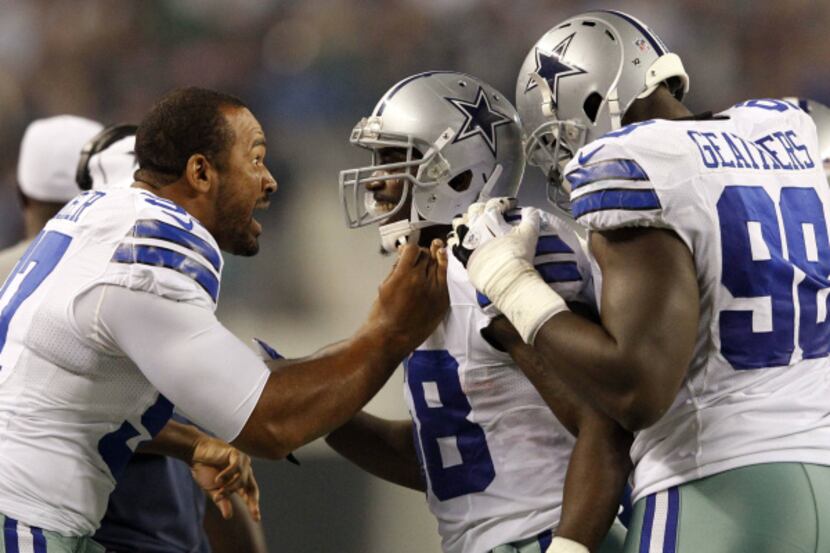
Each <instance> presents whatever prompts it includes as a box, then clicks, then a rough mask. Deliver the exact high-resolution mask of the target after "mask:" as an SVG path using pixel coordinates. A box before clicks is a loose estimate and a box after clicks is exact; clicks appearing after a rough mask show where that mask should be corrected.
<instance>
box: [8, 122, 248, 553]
mask: <svg viewBox="0 0 830 553" xmlns="http://www.w3.org/2000/svg"><path fill="white" fill-rule="evenodd" d="M134 133H135V126H130V125H117V126H113V127H107V128H103V129H102V128H101V125H100V124H99V123H97V122H95V121H91V120H89V119H85V118H83V117H77V116H74V115H58V116H55V117H49V118H45V119H38V120H35V121H33V122H32V123H31V124H30V125H29V126H28V127H27V128H26V131H25V132H24V134H23V140H22V141H21V146H20V156H19V159H18V164H17V175H18V186H19V191H20V198H21V206H22V214H23V219H24V222H25V231H26V234H25V238H24V240H23V241H22V242H20V243H19V244H17V245H15V246H12V247H10V248H7V249H6V250H3V251H2V252H0V275H2V276H3V277H5V275H7V274H8V273H10V272H11V270H12V269H13V268H14V266H15V265H16V263H17V261H18V259H19V258H20V256H21V254H22V253H23V252H24V251H25V250H26V248H28V246H29V245H30V243H31V241H32V239H34V237H35V236H36V235H37V234H38V233H39V232H40V230H41V229H42V228H43V227H44V225H46V223H47V222H48V221H49V219H51V218H52V216H54V215H55V214H57V213H58V212H59V211H60V209H61V208H62V207H63V206H64V205H65V204H66V202H67V201H68V200H70V199H72V198H73V197H74V196H76V195H77V194H78V192H79V189H78V186H81V187H82V188H89V187H90V186H92V181H93V175H94V180H95V184H96V187H100V188H106V187H107V186H113V185H115V183H116V182H117V181H124V180H125V178H126V177H127V176H129V177H130V178H129V182H128V183H127V184H126V186H129V184H131V183H132V178H131V176H132V172H133V170H134V169H135V167H134V162H135V156H134V155H133V154H131V153H130V154H129V155H128V154H127V151H126V150H124V151H123V152H122V153H120V154H117V155H109V154H111V152H109V151H107V152H106V155H102V154H95V155H94V156H92V157H93V158H94V159H90V156H91V155H92V154H94V153H95V152H97V151H98V150H99V149H103V148H106V147H107V144H108V143H109V142H112V141H114V140H117V139H119V138H120V137H123V136H125V135H129V137H125V138H124V139H123V140H124V141H128V142H129V143H130V144H129V150H130V151H131V150H132V149H133V142H134V141H133V139H132V135H133V134H134ZM120 144H121V141H119V145H120ZM82 147H83V148H82ZM118 149H119V148H118V147H117V146H116V147H114V148H113V152H112V154H115V151H116V150H118ZM79 158H80V159H79ZM90 163H91V165H92V171H90V167H89V165H90ZM76 166H78V171H77V174H75V175H73V170H74V169H75V167H76ZM73 176H74V177H75V178H73ZM179 422H183V421H181V420H180V421H179ZM179 430H180V431H185V430H188V431H187V432H180V434H179V436H180V437H189V438H197V437H199V435H200V433H197V432H193V431H192V430H189V429H184V428H180V427H179ZM208 443H210V444H211V447H212V448H214V449H215V450H216V451H217V452H221V453H223V454H226V455H228V456H229V455H230V454H231V452H232V453H233V456H234V457H235V458H237V459H238V462H239V466H240V469H244V470H245V471H249V470H250V460H249V458H248V456H247V455H245V454H244V453H242V452H240V451H238V450H235V449H234V448H233V447H232V446H229V445H227V444H223V443H221V442H219V441H218V440H214V439H211V440H210V441H209V442H208ZM156 446H157V444H153V443H152V442H147V443H144V444H141V445H140V446H139V449H140V450H144V451H150V450H151V449H152V448H154V447H156ZM162 451H163V450H162ZM185 461H188V463H187V464H186V463H182V462H178V461H177V460H174V459H172V458H170V457H168V456H162V455H148V454H145V455H138V454H137V455H135V456H134V457H133V458H131V460H130V463H129V464H128V466H127V468H126V470H125V472H124V475H122V478H121V479H119V485H118V486H117V487H116V492H115V493H114V494H113V495H112V496H111V497H110V504H109V506H108V509H107V515H106V516H105V518H104V521H103V523H102V527H101V528H100V529H99V532H98V534H97V535H96V541H98V542H99V543H101V544H102V545H104V546H105V547H107V548H108V549H112V550H116V549H117V550H119V551H122V552H127V551H136V550H141V551H146V552H148V553H177V552H180V551H193V552H196V551H204V550H209V549H210V546H209V545H208V541H207V536H206V535H205V533H204V531H203V530H202V515H203V514H204V511H205V493H204V492H203V490H202V489H201V488H200V486H199V483H200V482H202V483H204V482H203V481H204V478H200V479H199V481H196V480H194V478H193V477H192V476H191V470H192V465H193V463H192V462H190V461H191V459H185ZM198 470H204V469H198ZM249 480H250V486H249V488H243V489H242V490H243V491H244V492H247V491H251V493H253V490H255V489H256V480H255V479H254V478H253V475H252V474H251V477H250V478H249ZM210 484H211V485H210V486H209V488H210V489H211V492H210V493H211V496H212V497H213V498H214V499H215V500H216V501H217V502H218V503H219V505H220V506H221V509H222V511H223V512H224V513H225V515H230V513H233V514H234V522H232V523H227V522H224V523H222V524H234V525H236V524H239V526H240V527H243V523H246V522H249V521H248V518H249V517H250V514H249V510H248V509H247V507H246V505H245V503H244V500H242V498H241V497H240V496H239V495H237V494H231V495H230V496H229V497H228V496H223V495H220V494H219V493H218V491H219V489H218V488H216V487H215V486H213V485H212V483H210ZM214 488H216V489H214ZM160 498H163V499H160ZM148 502H151V503H149V504H148ZM216 518H217V519H220V520H221V518H222V517H221V516H220V517H216ZM250 526H251V527H253V528H257V526H255V523H253V521H250ZM245 527H248V526H245ZM24 540H25V537H24ZM215 550H216V549H215V548H214V551H215Z"/></svg>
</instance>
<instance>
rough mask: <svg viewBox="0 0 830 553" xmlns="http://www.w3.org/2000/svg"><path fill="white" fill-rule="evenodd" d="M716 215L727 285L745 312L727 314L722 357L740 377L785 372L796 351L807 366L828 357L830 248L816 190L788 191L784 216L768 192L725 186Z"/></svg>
mask: <svg viewBox="0 0 830 553" xmlns="http://www.w3.org/2000/svg"><path fill="white" fill-rule="evenodd" d="M717 208H718V218H719V219H720V231H721V247H722V275H723V276H722V282H723V285H724V286H725V287H726V289H727V290H729V292H730V293H731V294H732V296H733V297H734V298H735V303H736V304H738V305H739V306H741V307H744V306H745V307H746V308H745V309H733V310H724V311H721V313H720V322H719V324H720V338H721V353H722V354H723V355H724V357H726V359H727V360H728V361H729V362H730V363H731V364H732V366H733V367H734V368H735V369H739V370H741V369H759V368H765V367H776V366H782V365H787V364H789V363H790V360H791V357H792V355H793V352H794V351H795V345H796V344H798V347H799V348H800V349H801V351H802V357H803V358H804V359H814V358H818V357H824V356H826V355H827V354H828V352H829V351H830V324H828V320H827V299H828V298H827V296H828V291H830V283H828V280H827V279H828V276H829V275H830V241H828V232H827V223H826V221H825V217H824V211H823V207H822V203H821V200H820V199H819V197H818V194H817V193H816V191H815V190H814V189H812V188H795V187H787V188H782V189H781V199H780V201H779V204H778V208H779V209H780V216H779V215H778V210H776V205H775V202H774V201H773V199H772V198H771V197H770V196H769V194H768V193H767V191H766V190H764V189H763V188H762V187H760V186H727V187H726V188H725V189H724V191H723V194H722V195H721V197H720V199H719V200H718V204H717ZM782 231H783V232H782ZM741 303H743V304H744V305H740V304H741Z"/></svg>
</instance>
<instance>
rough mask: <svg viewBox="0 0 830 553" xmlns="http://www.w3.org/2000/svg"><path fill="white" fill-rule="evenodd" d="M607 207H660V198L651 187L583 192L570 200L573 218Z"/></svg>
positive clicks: (644, 208)
mask: <svg viewBox="0 0 830 553" xmlns="http://www.w3.org/2000/svg"><path fill="white" fill-rule="evenodd" d="M609 209H622V210H627V211H643V210H647V209H660V198H658V197H657V193H656V192H655V191H654V189H653V188H648V189H645V190H636V189H635V190H631V189H627V188H611V189H605V190H597V191H596V192H591V193H590V194H585V195H583V196H580V197H579V198H577V199H575V200H573V201H572V202H571V213H572V214H573V216H574V218H575V219H578V218H580V217H582V216H583V215H585V214H587V213H593V212H594V211H605V210H609Z"/></svg>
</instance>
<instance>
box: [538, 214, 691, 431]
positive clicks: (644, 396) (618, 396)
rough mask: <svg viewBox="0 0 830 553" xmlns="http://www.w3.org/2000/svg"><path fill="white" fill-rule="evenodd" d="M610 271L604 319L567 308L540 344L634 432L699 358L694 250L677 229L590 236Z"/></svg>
mask: <svg viewBox="0 0 830 553" xmlns="http://www.w3.org/2000/svg"><path fill="white" fill-rule="evenodd" d="M590 243H591V251H592V253H593V254H594V256H595V257H596V260H597V262H598V264H599V266H600V269H601V271H602V276H603V296H602V305H601V309H600V313H601V324H596V323H592V322H590V321H588V320H587V319H585V318H582V317H580V316H578V315H575V314H574V313H571V312H568V311H563V312H561V313H559V314H557V315H555V316H554V317H553V318H551V319H550V320H549V321H548V322H546V323H545V324H544V325H542V327H541V328H540V329H539V332H538V333H537V335H536V339H535V341H534V344H533V345H534V347H535V348H536V349H537V351H539V353H540V354H542V355H543V356H544V357H545V359H547V360H548V364H549V366H550V367H551V368H552V369H554V370H555V371H556V372H557V374H558V375H559V376H560V377H561V378H562V379H563V380H565V381H566V382H567V383H568V384H569V385H570V386H572V387H573V388H574V389H575V390H576V391H577V392H578V393H579V394H580V395H581V396H582V397H584V398H587V399H589V400H590V401H592V402H593V403H594V404H595V405H596V406H597V407H598V408H599V409H601V410H602V411H604V412H605V413H607V414H608V415H610V416H611V417H612V418H614V419H615V420H617V421H619V422H620V423H621V424H622V425H623V426H624V427H625V428H627V429H629V430H632V431H634V430H639V429H641V428H645V427H647V426H650V425H651V424H653V423H654V422H655V421H657V419H659V418H660V416H661V415H662V414H663V413H664V412H665V411H666V410H667V409H668V408H669V406H670V405H671V403H672V401H673V400H674V398H675V396H676V395H677V390H678V389H679V387H680V384H681V382H682V381H683V377H684V376H685V375H686V370H687V368H688V365H689V361H690V360H691V356H692V349H693V347H694V343H695V337H696V334H697V323H698V317H697V312H698V305H699V303H698V302H699V298H698V286H697V280H696V277H695V271H694V265H693V261H692V256H691V253H690V252H689V250H688V248H687V247H686V246H685V245H684V244H683V243H682V242H681V241H680V239H679V238H678V237H677V236H676V235H675V234H674V233H673V232H671V231H666V230H657V229H648V230H645V229H621V230H616V231H611V232H604V233H592V234H591V242H590Z"/></svg>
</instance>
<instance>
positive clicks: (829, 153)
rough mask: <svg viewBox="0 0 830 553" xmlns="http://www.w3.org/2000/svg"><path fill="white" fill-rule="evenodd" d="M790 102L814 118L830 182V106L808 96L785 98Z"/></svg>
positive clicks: (823, 161)
mask: <svg viewBox="0 0 830 553" xmlns="http://www.w3.org/2000/svg"><path fill="white" fill-rule="evenodd" d="M784 100H787V101H788V102H790V103H792V104H795V105H797V106H798V107H800V108H801V109H802V110H804V111H805V112H807V114H809V115H810V117H812V118H813V123H815V124H816V131H818V150H819V153H820V154H821V162H822V164H823V165H824V174H825V176H826V177H827V183H828V184H830V108H828V107H827V106H825V105H824V104H822V103H821V102H816V101H815V100H808V99H807V98H794V97H789V98H784Z"/></svg>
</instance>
